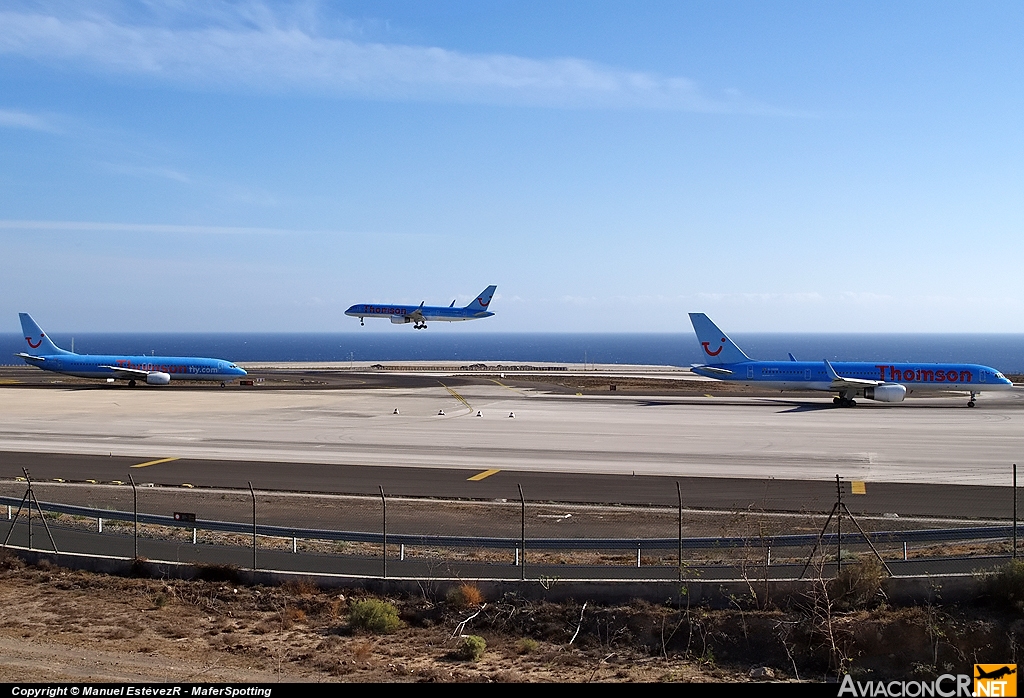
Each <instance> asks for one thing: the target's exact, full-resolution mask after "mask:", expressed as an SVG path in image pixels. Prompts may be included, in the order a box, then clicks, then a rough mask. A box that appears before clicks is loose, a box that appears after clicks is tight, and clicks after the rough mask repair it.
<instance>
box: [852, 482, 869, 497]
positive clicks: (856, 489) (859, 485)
mask: <svg viewBox="0 0 1024 698" xmlns="http://www.w3.org/2000/svg"><path fill="white" fill-rule="evenodd" d="M850 493H851V494H867V493H868V492H867V488H866V487H865V486H864V483H863V482H860V481H859V480H853V481H851V482H850Z"/></svg>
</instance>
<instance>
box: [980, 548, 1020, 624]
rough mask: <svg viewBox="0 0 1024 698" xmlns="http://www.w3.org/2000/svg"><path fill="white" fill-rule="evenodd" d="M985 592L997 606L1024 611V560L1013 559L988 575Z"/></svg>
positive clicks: (1018, 611)
mask: <svg viewBox="0 0 1024 698" xmlns="http://www.w3.org/2000/svg"><path fill="white" fill-rule="evenodd" d="M985 592H986V593H987V594H988V597H989V598H990V599H991V600H992V602H993V603H994V604H996V605H997V606H1003V607H1005V608H1008V609H1010V610H1013V611H1016V612H1017V613H1024V560H1012V561H1011V562H1009V563H1007V564H1006V565H1005V566H1004V567H1002V568H1000V569H999V571H998V572H996V573H995V574H992V575H989V576H988V577H986V578H985Z"/></svg>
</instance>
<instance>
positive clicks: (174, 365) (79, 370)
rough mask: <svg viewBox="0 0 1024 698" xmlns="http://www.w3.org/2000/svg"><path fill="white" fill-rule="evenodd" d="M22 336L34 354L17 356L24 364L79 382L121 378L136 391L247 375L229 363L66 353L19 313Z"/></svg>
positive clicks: (29, 318) (177, 358) (224, 381)
mask: <svg viewBox="0 0 1024 698" xmlns="http://www.w3.org/2000/svg"><path fill="white" fill-rule="evenodd" d="M18 316H19V317H20V318H21V329H22V334H24V335H25V341H26V342H28V346H29V349H30V350H31V351H32V353H31V354H27V353H24V352H23V353H20V354H15V356H19V357H21V358H22V359H24V360H25V363H27V364H31V365H32V366H38V367H39V368H41V369H43V370H44V371H53V372H55V373H63V374H65V375H68V376H77V377H79V378H105V379H106V380H107V382H108V383H112V382H113V381H114V380H115V379H117V378H120V379H122V380H127V381H128V385H129V386H132V387H135V381H137V380H139V381H145V382H146V383H149V384H150V385H167V384H168V383H170V382H171V379H172V378H173V379H175V380H190V381H220V382H221V383H226V382H228V381H230V380H234V379H235V378H238V377H239V376H244V375H245V371H244V370H243V369H241V368H239V367H238V366H236V365H235V364H233V363H231V362H230V361H224V360H222V359H203V358H197V357H192V356H111V355H103V354H75V353H74V352H70V351H65V350H63V349H61V348H60V347H58V346H57V345H56V344H54V343H53V342H52V341H50V338H49V337H47V336H46V333H45V332H43V331H42V330H41V329H40V328H39V325H37V324H36V321H35V320H33V319H32V316H31V315H29V314H28V313H19V314H18Z"/></svg>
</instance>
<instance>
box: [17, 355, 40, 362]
mask: <svg viewBox="0 0 1024 698" xmlns="http://www.w3.org/2000/svg"><path fill="white" fill-rule="evenodd" d="M15 356H17V357H18V358H19V359H25V360H26V361H46V357H44V356H32V355H31V354H24V353H20V354H15Z"/></svg>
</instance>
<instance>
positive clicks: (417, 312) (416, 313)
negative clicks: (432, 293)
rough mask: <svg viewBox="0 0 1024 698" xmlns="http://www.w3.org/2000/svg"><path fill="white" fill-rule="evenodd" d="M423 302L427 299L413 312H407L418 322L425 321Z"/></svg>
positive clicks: (407, 315)
mask: <svg viewBox="0 0 1024 698" xmlns="http://www.w3.org/2000/svg"><path fill="white" fill-rule="evenodd" d="M423 303H426V301H423V302H422V303H420V307H418V308H416V310H414V311H412V312H411V313H407V314H406V317H411V318H412V319H413V320H416V321H417V322H423Z"/></svg>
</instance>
